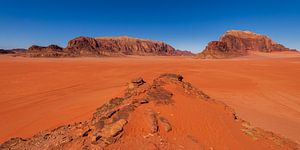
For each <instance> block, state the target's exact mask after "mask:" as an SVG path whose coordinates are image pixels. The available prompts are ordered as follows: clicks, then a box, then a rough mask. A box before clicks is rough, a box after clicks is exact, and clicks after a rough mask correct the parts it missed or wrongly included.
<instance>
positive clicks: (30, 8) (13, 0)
mask: <svg viewBox="0 0 300 150" xmlns="http://www.w3.org/2000/svg"><path fill="white" fill-rule="evenodd" d="M230 29H241V30H250V31H254V32H257V33H261V34H265V35H268V36H270V37H272V38H273V39H274V40H275V41H277V42H279V43H282V44H284V45H286V46H287V47H290V48H297V49H300V1H299V0H247V1H246V0H226V1H225V0H219V1H218V0H182V1H176V0H1V2H0V48H16V47H24V48H27V47H29V46H31V45H33V44H37V45H48V44H58V45H60V46H66V44H67V41H68V40H70V39H72V38H74V37H76V36H91V37H95V36H119V35H127V36H131V37H138V38H146V39H153V40H158V41H164V42H167V43H169V44H171V45H172V46H174V47H175V48H178V49H187V50H192V51H194V52H199V51H200V50H202V49H203V47H204V46H205V45H206V44H207V42H209V41H211V40H217V39H218V37H219V36H220V35H221V34H223V33H224V32H225V31H226V30H230Z"/></svg>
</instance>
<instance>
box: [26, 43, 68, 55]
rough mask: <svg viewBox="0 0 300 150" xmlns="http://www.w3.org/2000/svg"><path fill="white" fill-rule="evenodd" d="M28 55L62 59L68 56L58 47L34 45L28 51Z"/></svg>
mask: <svg viewBox="0 0 300 150" xmlns="http://www.w3.org/2000/svg"><path fill="white" fill-rule="evenodd" d="M26 54H27V55H28V56H30V57H62V56H65V55H66V54H65V53H64V52H63V48H62V47H59V46H57V45H49V46H47V47H43V46H37V45H33V46H31V47H30V48H29V49H28V50H27V52H26Z"/></svg>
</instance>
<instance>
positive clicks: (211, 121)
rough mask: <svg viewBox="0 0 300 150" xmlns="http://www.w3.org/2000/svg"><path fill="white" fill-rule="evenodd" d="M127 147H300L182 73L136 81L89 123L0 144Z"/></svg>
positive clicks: (272, 149)
mask: <svg viewBox="0 0 300 150" xmlns="http://www.w3.org/2000/svg"><path fill="white" fill-rule="evenodd" d="M126 148H130V149H249V150H253V149H257V150H258V149H261V150H265V149H270V150H277V149H278V150H279V149H286V150H288V149H291V150H292V149H298V148H299V145H298V144H297V143H295V142H293V141H291V140H289V139H286V138H283V137H281V136H278V135H276V134H274V133H272V132H268V131H264V130H262V129H260V128H255V127H252V126H251V125H250V124H249V123H248V122H246V121H244V120H242V119H241V118H239V117H238V116H237V115H236V113H235V112H234V110H233V109H232V108H230V107H229V106H227V105H225V104H224V103H222V102H220V101H217V100H215V99H212V98H210V97H209V96H208V95H206V94H205V93H203V92H202V91H200V90H199V89H197V88H195V87H193V86H192V84H191V83H189V82H186V81H185V80H183V76H181V75H178V74H161V75H160V76H159V77H158V78H155V79H154V80H153V82H152V83H148V82H145V81H144V80H143V79H142V78H137V79H135V80H132V81H131V82H130V83H129V84H128V86H127V88H126V89H125V93H124V95H123V96H122V97H117V98H113V99H111V100H109V102H107V103H105V104H104V105H102V106H101V107H99V108H97V110H96V112H95V113H94V114H93V117H92V118H91V119H90V120H88V121H84V122H80V123H74V124H70V125H63V126H60V127H57V128H55V129H52V130H46V131H42V132H39V133H37V134H36V135H34V136H33V137H31V138H12V139H10V140H8V141H6V142H4V143H3V144H1V145H0V149H3V150H6V149H126Z"/></svg>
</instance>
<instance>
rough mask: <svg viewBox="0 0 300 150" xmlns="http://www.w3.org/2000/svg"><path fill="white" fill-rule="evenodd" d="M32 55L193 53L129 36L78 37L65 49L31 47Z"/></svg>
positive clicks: (163, 54) (165, 54) (169, 54)
mask: <svg viewBox="0 0 300 150" xmlns="http://www.w3.org/2000/svg"><path fill="white" fill-rule="evenodd" d="M29 53H30V54H31V55H30V56H37V57H41V56H45V57H49V56H50V57H51V56H53V57H55V56H66V57H67V56H70V57H76V56H122V55H155V56H156V55H158V56H178V55H193V54H192V53H191V52H188V51H180V50H175V49H174V48H173V47H172V46H170V45H168V44H166V43H163V42H157V41H151V40H145V39H137V38H129V37H99V38H90V37H82V36H81V37H77V38H75V39H72V40H70V41H69V42H68V46H67V47H66V48H64V49H62V48H58V47H52V46H51V47H50V46H48V47H39V46H32V47H31V48H30V51H29Z"/></svg>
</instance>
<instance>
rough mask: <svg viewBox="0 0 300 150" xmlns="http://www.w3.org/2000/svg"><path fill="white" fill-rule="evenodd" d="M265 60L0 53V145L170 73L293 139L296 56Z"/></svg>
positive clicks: (299, 114)
mask: <svg viewBox="0 0 300 150" xmlns="http://www.w3.org/2000/svg"><path fill="white" fill-rule="evenodd" d="M265 55H266V54H264V55H259V56H257V55H255V58H253V57H252V58H250V57H249V56H247V57H245V58H240V59H229V60H199V59H194V58H192V57H128V58H70V59H69V58H64V59H52V58H51V59H50V58H48V59H39V58H36V59H32V58H12V57H4V56H1V58H0V76H1V78H0V84H1V89H0V133H1V134H0V140H1V142H3V141H5V140H7V139H9V138H10V137H15V136H21V137H24V136H25V137H29V136H31V135H33V134H35V133H37V132H38V131H41V130H45V129H49V128H54V127H57V126H59V125H63V124H67V123H72V122H75V121H81V120H85V119H87V118H89V117H90V116H91V114H92V113H93V112H94V110H95V109H96V108H97V107H99V106H100V105H102V104H104V103H105V102H106V101H108V100H109V99H110V98H112V97H115V96H117V95H120V94H121V93H122V91H123V90H124V83H126V82H127V81H129V80H130V79H132V78H135V77H138V76H142V77H143V78H144V79H145V80H146V81H151V80H152V79H153V78H154V77H156V76H158V75H159V74H161V73H165V72H175V73H179V74H182V75H184V76H185V79H186V80H187V81H190V82H191V83H193V85H194V86H196V87H198V88H200V89H202V90H203V91H204V92H205V93H207V94H208V95H209V96H211V97H213V98H215V99H217V100H220V101H223V102H225V103H227V104H228V105H230V106H232V107H233V108H234V109H235V110H236V112H237V114H238V116H240V117H242V118H243V119H245V120H247V121H249V122H250V123H251V124H252V125H254V126H258V127H261V128H263V129H266V130H269V131H273V132H275V133H279V134H281V135H283V136H285V137H288V138H290V139H292V140H294V141H297V142H299V141H300V136H299V135H300V128H299V126H300V111H299V110H300V101H299V98H300V86H299V85H300V78H299V77H298V76H299V75H300V57H299V56H295V55H289V54H286V53H276V54H269V55H268V56H265ZM270 55H271V57H270ZM283 56H284V57H283ZM266 57H267V58H266Z"/></svg>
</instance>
